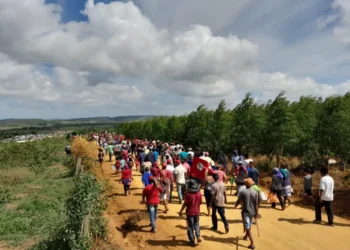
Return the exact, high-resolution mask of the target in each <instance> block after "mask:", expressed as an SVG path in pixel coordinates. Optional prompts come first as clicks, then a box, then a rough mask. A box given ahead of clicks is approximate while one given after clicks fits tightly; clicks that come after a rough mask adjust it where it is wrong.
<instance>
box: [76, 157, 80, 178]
mask: <svg viewBox="0 0 350 250" xmlns="http://www.w3.org/2000/svg"><path fill="white" fill-rule="evenodd" d="M80 166H81V158H80V157H79V158H78V161H77V167H76V168H75V176H78V175H79V174H80Z"/></svg>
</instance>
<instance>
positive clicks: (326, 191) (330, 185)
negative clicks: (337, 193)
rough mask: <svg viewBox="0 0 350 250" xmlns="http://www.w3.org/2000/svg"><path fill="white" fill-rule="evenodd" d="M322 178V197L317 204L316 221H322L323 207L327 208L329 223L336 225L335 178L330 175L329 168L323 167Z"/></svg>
mask: <svg viewBox="0 0 350 250" xmlns="http://www.w3.org/2000/svg"><path fill="white" fill-rule="evenodd" d="M321 176H322V178H321V180H320V199H319V201H318V202H317V203H316V206H315V217H316V219H315V220H314V223H318V224H320V223H322V217H321V209H322V207H325V208H326V212H327V217H328V225H329V226H332V227H333V226H334V222H333V198H334V194H333V193H334V180H333V178H332V177H331V176H329V175H328V169H327V168H321Z"/></svg>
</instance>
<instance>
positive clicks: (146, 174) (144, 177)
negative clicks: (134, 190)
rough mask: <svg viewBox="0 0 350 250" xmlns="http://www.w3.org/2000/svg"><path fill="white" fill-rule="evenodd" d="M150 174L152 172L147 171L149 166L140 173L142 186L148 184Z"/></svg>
mask: <svg viewBox="0 0 350 250" xmlns="http://www.w3.org/2000/svg"><path fill="white" fill-rule="evenodd" d="M150 176H152V174H151V173H150V172H149V168H145V173H144V174H143V175H142V178H141V181H142V183H143V187H144V188H145V187H147V186H148V185H149V184H150V183H149V177H150Z"/></svg>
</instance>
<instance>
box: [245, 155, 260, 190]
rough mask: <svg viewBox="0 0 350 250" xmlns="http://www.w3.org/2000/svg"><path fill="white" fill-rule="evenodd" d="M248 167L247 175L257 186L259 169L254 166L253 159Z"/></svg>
mask: <svg viewBox="0 0 350 250" xmlns="http://www.w3.org/2000/svg"><path fill="white" fill-rule="evenodd" d="M249 167H250V171H249V172H248V177H249V178H251V179H252V180H253V181H254V183H255V184H256V185H258V186H259V170H257V169H256V168H255V164H254V162H253V161H250V162H249ZM247 169H248V168H247Z"/></svg>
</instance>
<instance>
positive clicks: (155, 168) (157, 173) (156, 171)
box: [151, 162, 161, 180]
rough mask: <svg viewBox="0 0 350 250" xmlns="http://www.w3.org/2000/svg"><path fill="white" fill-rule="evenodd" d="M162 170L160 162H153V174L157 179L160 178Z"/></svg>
mask: <svg viewBox="0 0 350 250" xmlns="http://www.w3.org/2000/svg"><path fill="white" fill-rule="evenodd" d="M160 172H161V170H160V169H159V166H158V162H155V163H153V167H152V169H151V174H152V175H153V177H154V178H155V179H158V180H159V179H160Z"/></svg>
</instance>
